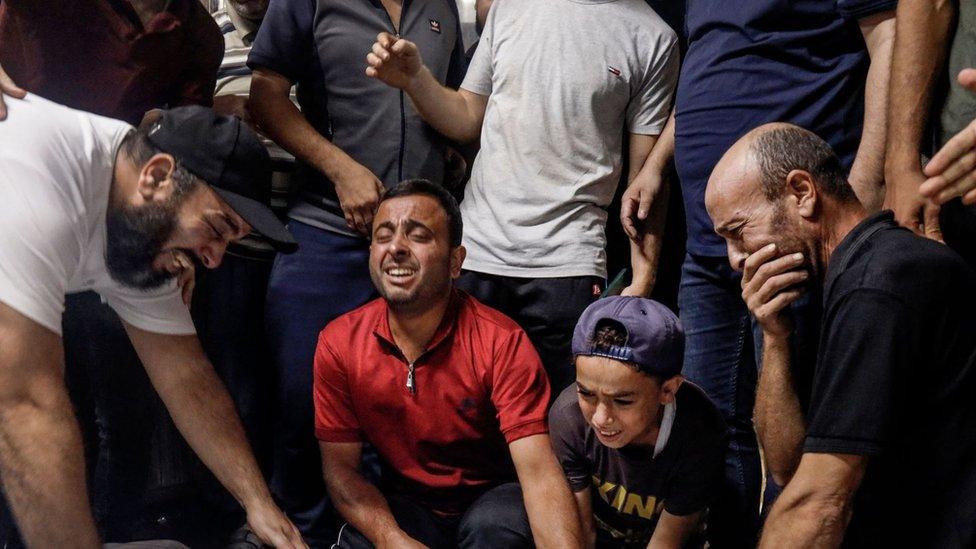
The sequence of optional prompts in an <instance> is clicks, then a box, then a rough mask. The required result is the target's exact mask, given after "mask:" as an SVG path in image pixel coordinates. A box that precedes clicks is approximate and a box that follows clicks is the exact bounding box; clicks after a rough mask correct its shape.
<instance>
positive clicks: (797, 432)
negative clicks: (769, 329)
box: [753, 334, 806, 486]
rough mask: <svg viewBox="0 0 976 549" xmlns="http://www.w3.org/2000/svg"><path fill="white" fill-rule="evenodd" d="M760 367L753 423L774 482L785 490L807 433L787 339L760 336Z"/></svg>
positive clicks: (798, 460)
mask: <svg viewBox="0 0 976 549" xmlns="http://www.w3.org/2000/svg"><path fill="white" fill-rule="evenodd" d="M762 365H763V366H762V372H761V374H760V375H759V383H758V386H757V389H756V405H755V408H754V410H753V421H754V423H755V427H756V434H757V435H758V437H759V443H760V444H761V445H762V448H763V457H764V458H765V460H766V465H767V467H768V468H769V471H770V473H771V474H772V476H773V480H775V481H776V483H777V484H778V485H780V486H784V485H786V483H787V482H788V481H789V479H790V477H792V476H793V473H794V472H795V471H796V467H797V465H798V464H799V462H800V457H801V456H802V453H803V438H804V436H805V433H806V424H805V421H804V418H803V412H802V410H801V408H800V401H799V398H798V397H797V395H796V388H795V386H794V384H793V375H792V373H791V370H790V343H789V338H788V337H786V336H773V335H768V334H764V335H763V356H762Z"/></svg>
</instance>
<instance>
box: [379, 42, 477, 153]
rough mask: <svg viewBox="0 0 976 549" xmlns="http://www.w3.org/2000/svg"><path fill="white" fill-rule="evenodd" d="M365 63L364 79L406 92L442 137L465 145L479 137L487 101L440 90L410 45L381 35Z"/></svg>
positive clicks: (445, 89)
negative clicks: (370, 79)
mask: <svg viewBox="0 0 976 549" xmlns="http://www.w3.org/2000/svg"><path fill="white" fill-rule="evenodd" d="M366 62H367V63H368V64H369V66H368V67H366V75H367V76H370V77H372V78H378V79H379V80H381V81H383V82H385V83H386V84H388V85H390V86H393V87H394V88H399V89H401V90H403V91H405V92H406V93H407V95H409V96H410V100H411V101H413V104H414V107H416V108H417V112H419V113H420V116H422V117H423V119H424V120H425V121H427V123H428V124H430V125H431V127H433V128H434V129H435V130H437V131H439V132H440V133H441V134H443V135H444V136H446V137H448V138H449V139H453V140H454V141H457V142H459V143H468V142H470V141H474V140H475V139H477V138H478V136H480V135H481V123H482V122H483V121H484V118H485V107H486V106H487V105H488V97H487V96H484V95H478V94H476V93H472V92H469V91H468V90H464V89H461V90H452V89H451V88H448V87H446V86H442V85H441V83H440V82H438V81H437V79H436V78H434V75H433V74H431V72H430V70H428V69H427V67H426V66H424V64H423V59H421V56H420V50H418V49H417V45H416V44H414V43H413V42H411V41H409V40H406V39H403V38H397V37H395V36H393V35H392V34H389V33H385V32H384V33H380V35H379V36H377V37H376V43H375V44H373V49H372V51H371V52H370V53H369V54H367V56H366Z"/></svg>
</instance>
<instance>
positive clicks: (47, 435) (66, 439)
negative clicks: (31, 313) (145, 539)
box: [0, 303, 99, 548]
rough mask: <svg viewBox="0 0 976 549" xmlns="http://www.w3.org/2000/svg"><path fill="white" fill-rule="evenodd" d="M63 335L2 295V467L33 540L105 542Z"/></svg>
mask: <svg viewBox="0 0 976 549" xmlns="http://www.w3.org/2000/svg"><path fill="white" fill-rule="evenodd" d="M61 368H62V347H61V338H60V337H58V336H57V334H55V333H54V332H52V331H50V330H48V329H47V328H44V327H43V326H41V325H40V324H38V323H36V322H34V321H32V320H30V319H28V318H27V317H25V316H23V315H21V314H20V313H18V312H17V311H15V310H13V309H11V308H10V307H8V306H6V305H4V304H3V303H0V474H2V479H3V490H4V492H5V494H6V496H7V501H8V502H9V503H10V507H11V509H12V511H13V515H14V518H15V519H16V521H17V526H18V528H19V529H20V532H21V534H22V535H23V538H24V541H26V542H27V545H28V546H29V547H91V548H94V547H99V543H98V535H97V534H96V533H95V521H94V519H93V518H92V514H91V509H90V508H89V506H88V495H87V490H86V488H85V471H84V458H83V455H82V448H81V433H80V432H79V431H78V424H77V422H76V421H75V418H74V412H73V410H72V407H71V401H70V400H69V399H68V392H67V389H66V388H65V386H64V376H63V373H62V371H61Z"/></svg>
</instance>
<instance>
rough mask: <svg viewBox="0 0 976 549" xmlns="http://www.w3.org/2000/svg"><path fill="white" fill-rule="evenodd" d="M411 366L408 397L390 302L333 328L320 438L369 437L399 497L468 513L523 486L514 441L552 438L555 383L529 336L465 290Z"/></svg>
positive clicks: (319, 376)
mask: <svg viewBox="0 0 976 549" xmlns="http://www.w3.org/2000/svg"><path fill="white" fill-rule="evenodd" d="M414 369H415V374H414V376H415V383H414V387H415V390H414V392H413V393H411V392H410V390H409V389H408V388H407V372H408V364H407V361H406V360H405V359H404V357H403V354H402V353H401V352H400V350H399V349H398V348H397V346H396V344H395V343H394V342H393V336H392V335H391V333H390V324H389V321H388V318H387V305H386V302H385V301H384V300H383V299H376V300H374V301H371V302H370V303H367V304H366V305H364V306H362V307H360V308H359V309H356V310H354V311H352V312H350V313H347V314H345V315H343V316H341V317H339V318H337V319H336V320H334V321H332V322H331V323H330V324H329V325H328V326H326V327H325V329H324V330H322V333H321V334H320V335H319V342H318V347H317V349H316V352H315V394H314V398H315V432H316V435H317V436H318V438H320V439H321V440H323V441H326V442H366V441H369V442H370V443H371V444H372V445H373V446H374V447H375V448H376V450H377V451H378V452H379V454H380V455H381V456H382V457H383V459H384V460H385V461H386V463H387V464H388V465H389V467H388V470H389V471H385V472H384V482H387V483H389V484H390V488H391V489H392V490H393V491H395V492H396V493H399V494H403V495H406V496H408V497H411V498H412V499H414V500H416V501H417V503H419V504H421V505H423V506H424V507H427V508H429V509H432V510H434V511H437V512H441V513H446V514H456V513H462V512H464V510H465V509H466V508H467V507H468V506H469V505H470V504H471V503H472V502H473V501H474V500H475V499H476V498H477V497H478V496H479V495H481V494H482V493H484V492H485V491H486V490H487V489H489V488H491V487H492V486H495V485H497V484H500V483H503V482H508V481H511V480H515V471H514V467H513V465H512V460H511V455H510V454H509V451H508V443H510V442H512V441H514V440H518V439H520V438H523V437H527V436H530V435H536V434H540V433H546V432H548V428H547V425H546V407H547V405H548V403H549V382H548V379H547V378H546V374H545V371H544V370H543V369H542V364H541V362H540V361H539V355H538V354H536V352H535V349H534V348H533V347H532V344H531V343H530V342H529V339H528V336H526V335H525V332H523V331H522V329H521V328H519V327H518V325H517V324H515V322H513V321H512V320H511V319H509V318H508V317H506V316H505V315H503V314H502V313H499V312H498V311H496V310H494V309H492V308H490V307H488V306H486V305H483V304H481V303H480V302H478V301H477V300H476V299H474V298H473V297H471V296H469V295H467V294H465V293H463V292H461V291H455V292H454V295H453V296H452V299H451V304H450V305H449V306H448V309H447V312H446V313H445V315H444V319H443V320H442V321H441V325H440V327H438V329H437V332H436V333H435V334H434V337H433V339H432V340H431V342H430V345H428V347H427V350H426V351H425V352H424V353H423V354H422V355H421V356H420V358H419V359H417V361H416V362H415V363H414ZM391 474H392V477H393V478H392V479H390V478H388V477H390V476H391ZM390 481H391V482H390Z"/></svg>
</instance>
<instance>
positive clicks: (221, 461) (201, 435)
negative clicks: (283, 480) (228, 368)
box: [147, 359, 271, 509]
mask: <svg viewBox="0 0 976 549" xmlns="http://www.w3.org/2000/svg"><path fill="white" fill-rule="evenodd" d="M147 371H148V373H149V375H150V379H151V380H152V383H153V386H154V387H155V388H156V391H157V392H158V393H159V396H160V398H161V399H162V400H163V403H164V404H165V405H166V408H167V410H169V413H170V415H171V416H172V418H173V422H174V423H175V424H176V427H177V428H178V429H179V431H180V433H181V434H182V435H183V437H184V438H185V439H186V441H187V443H188V444H189V445H190V447H191V448H192V449H193V451H194V452H195V453H196V454H197V456H199V457H200V459H201V460H202V461H203V463H204V464H205V465H206V466H207V467H208V468H209V469H210V470H211V471H212V472H213V473H214V475H215V476H216V477H217V479H218V480H219V481H220V483H221V484H223V485H224V486H225V487H226V488H227V490H228V491H229V492H230V493H231V494H232V495H233V496H234V497H235V498H236V499H237V501H238V502H240V504H241V505H242V506H243V507H244V508H245V509H249V508H250V507H251V506H252V505H256V504H264V503H270V502H271V495H270V493H269V492H268V488H267V485H266V484H265V482H264V479H263V477H262V476H261V471H260V469H259V468H258V465H257V462H256V461H255V459H254V455H253V454H252V452H251V448H250V445H249V444H248V442H247V438H246V436H245V435H244V429H243V427H242V426H241V422H240V420H239V419H238V416H237V410H236V408H235V407H234V403H233V401H232V400H231V398H230V395H229V394H228V393H227V390H226V388H225V387H224V385H223V383H222V382H221V381H220V379H219V378H218V377H217V374H216V373H215V372H214V370H213V366H211V364H210V363H209V362H208V361H206V360H205V359H204V360H187V361H185V362H183V363H181V364H178V365H174V366H173V368H172V370H171V371H170V372H169V373H168V375H165V376H161V375H159V373H158V372H156V371H155V370H150V369H148V368H147Z"/></svg>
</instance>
